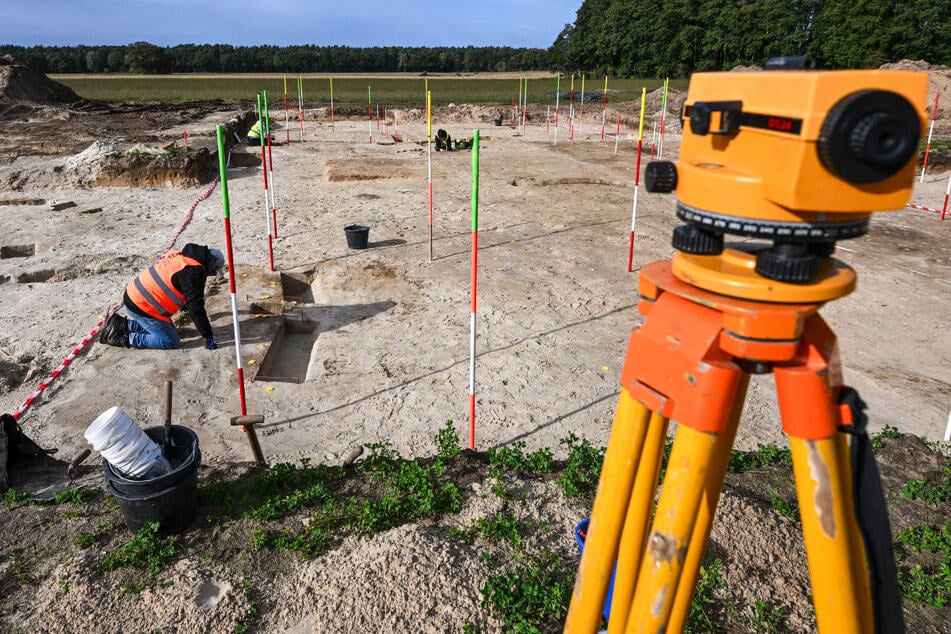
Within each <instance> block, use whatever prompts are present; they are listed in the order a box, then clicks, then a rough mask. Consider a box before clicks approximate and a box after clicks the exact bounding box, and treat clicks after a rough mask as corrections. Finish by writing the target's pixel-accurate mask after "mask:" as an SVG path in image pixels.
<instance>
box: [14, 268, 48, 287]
mask: <svg viewBox="0 0 951 634" xmlns="http://www.w3.org/2000/svg"><path fill="white" fill-rule="evenodd" d="M54 275H56V271H55V270H53V269H39V270H37V271H27V272H26V273H20V274H19V275H17V277H16V280H17V284H37V283H42V282H48V281H49V280H50V278H52V277H53V276H54Z"/></svg>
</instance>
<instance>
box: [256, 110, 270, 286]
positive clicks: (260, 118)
mask: <svg viewBox="0 0 951 634" xmlns="http://www.w3.org/2000/svg"><path fill="white" fill-rule="evenodd" d="M258 122H259V123H260V128H261V135H262V136H261V174H262V175H263V176H264V216H265V219H264V224H265V226H266V227H267V253H268V262H269V263H270V266H271V270H272V271H273V270H274V234H273V230H274V228H273V227H272V224H271V196H270V194H269V193H268V183H267V148H266V147H265V145H264V135H265V134H266V133H267V129H266V128H265V125H264V110H263V109H262V108H261V93H258Z"/></svg>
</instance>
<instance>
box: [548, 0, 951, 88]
mask: <svg viewBox="0 0 951 634" xmlns="http://www.w3.org/2000/svg"><path fill="white" fill-rule="evenodd" d="M548 54H549V63H550V64H551V66H552V68H555V69H558V70H561V71H568V72H573V71H582V70H586V71H588V72H594V73H595V74H599V75H600V74H605V75H611V76H619V77H686V76H688V75H689V74H690V73H692V72H695V71H713V70H729V69H730V68H733V67H734V66H738V65H747V66H748V65H754V64H755V65H759V66H763V65H764V64H765V63H766V61H767V60H768V59H769V58H771V57H778V56H791V55H809V56H811V57H813V58H814V59H815V60H816V62H817V63H818V65H819V68H828V69H838V68H877V67H879V66H881V65H882V64H885V63H888V62H897V61H899V60H901V59H913V60H918V59H923V60H926V61H928V62H931V63H932V64H949V63H951V11H949V10H948V1H947V0H637V1H636V2H632V1H631V0H584V2H583V4H582V5H581V8H580V9H578V13H577V17H576V19H575V21H574V23H572V24H567V25H565V28H564V29H563V30H562V32H561V33H560V34H559V35H558V37H557V38H556V39H555V42H554V44H552V46H551V47H550V48H549V49H548Z"/></svg>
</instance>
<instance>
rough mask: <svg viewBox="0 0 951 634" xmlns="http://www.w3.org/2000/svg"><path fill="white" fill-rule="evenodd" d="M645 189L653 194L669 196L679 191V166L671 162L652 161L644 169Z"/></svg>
mask: <svg viewBox="0 0 951 634" xmlns="http://www.w3.org/2000/svg"><path fill="white" fill-rule="evenodd" d="M644 187H646V188H647V191H649V192H650V193H652V194H669V193H670V192H672V191H674V190H675V189H677V166H676V165H674V164H673V162H671V161H651V162H650V163H648V164H647V167H645V168H644Z"/></svg>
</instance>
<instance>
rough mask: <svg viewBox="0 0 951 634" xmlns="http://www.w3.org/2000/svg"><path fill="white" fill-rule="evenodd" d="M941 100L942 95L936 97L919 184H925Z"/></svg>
mask: <svg viewBox="0 0 951 634" xmlns="http://www.w3.org/2000/svg"><path fill="white" fill-rule="evenodd" d="M940 98H941V93H938V94H937V95H935V96H934V109H932V111H931V127H930V128H928V143H927V144H926V145H925V159H924V162H923V163H922V164H921V178H920V179H918V182H919V183H923V182H924V180H925V170H926V169H928V154H929V153H930V152H931V135H932V134H933V133H934V120H935V119H937V118H938V99H940Z"/></svg>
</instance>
